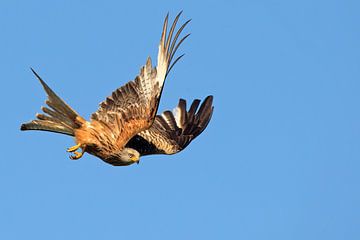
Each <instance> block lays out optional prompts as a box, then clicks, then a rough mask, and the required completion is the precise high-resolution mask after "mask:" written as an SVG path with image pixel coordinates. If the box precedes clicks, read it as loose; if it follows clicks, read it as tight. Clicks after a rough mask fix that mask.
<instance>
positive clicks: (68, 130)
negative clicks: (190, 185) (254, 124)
mask: <svg viewBox="0 0 360 240" xmlns="http://www.w3.org/2000/svg"><path fill="white" fill-rule="evenodd" d="M180 14H181V12H180V13H179V14H178V15H177V16H176V18H175V19H174V22H173V24H172V25H171V27H170V30H169V31H167V28H168V15H167V16H166V18H165V21H164V25H163V29H162V34H161V38H160V44H159V51H158V57H157V66H156V67H153V66H152V63H151V59H150V57H148V59H147V61H146V64H145V65H144V66H143V67H142V68H141V69H140V73H139V74H138V75H137V76H136V77H135V79H134V80H132V81H130V82H128V83H126V84H125V85H124V86H122V87H120V88H118V89H116V90H115V91H114V92H113V93H112V94H111V96H109V97H107V98H106V99H105V101H103V102H102V103H100V106H99V109H98V110H97V111H96V112H95V113H93V114H92V115H91V118H90V121H86V120H85V119H84V118H82V117H81V116H80V115H79V114H78V113H77V112H76V111H75V110H73V109H72V108H71V107H70V106H69V105H67V104H66V103H65V102H64V101H63V100H62V99H61V98H60V97H58V96H57V95H56V94H55V93H54V92H53V91H52V90H51V89H50V87H49V86H48V85H47V84H46V83H45V82H44V81H43V80H42V79H41V77H40V76H39V75H38V74H37V73H36V72H35V71H34V70H33V69H31V70H32V72H33V73H34V74H35V76H36V77H37V79H38V80H39V81H40V83H41V85H42V86H43V88H44V90H45V92H46V93H47V96H48V98H47V100H46V101H45V103H46V105H47V107H42V111H43V113H42V114H36V117H37V119H36V120H33V121H31V122H28V123H24V124H22V125H21V130H42V131H50V132H56V133H62V134H67V135H70V136H73V137H74V138H75V142H76V145H75V146H73V147H70V148H68V149H67V151H68V152H71V153H72V155H70V158H71V159H74V160H75V159H79V158H81V157H82V156H83V154H84V153H85V152H87V153H89V154H92V155H94V156H96V157H99V158H100V159H102V160H103V161H105V162H106V163H109V164H112V165H114V166H127V165H130V164H133V163H139V159H140V156H144V155H150V154H174V153H177V152H179V151H181V150H183V149H184V148H185V147H186V146H187V145H188V144H189V143H190V142H191V141H192V140H193V139H194V138H196V137H197V136H198V135H199V134H200V133H201V132H202V131H203V130H204V129H205V128H206V126H207V124H208V123H209V121H210V119H211V116H212V112H213V106H212V101H213V97H212V96H208V97H206V99H205V100H204V101H203V103H202V104H201V106H200V108H199V105H200V100H198V99H196V100H194V101H193V102H192V104H191V106H190V108H189V110H187V107H186V101H185V100H183V99H180V100H179V104H178V105H177V107H176V108H175V109H174V111H173V112H171V111H165V112H163V113H162V114H161V115H156V113H157V110H158V106H159V101H160V96H161V93H162V90H163V86H164V81H165V79H166V77H167V75H168V73H169V71H170V70H171V68H172V67H173V66H174V64H175V63H176V62H177V61H178V60H179V59H180V58H181V57H182V56H183V55H181V56H179V57H177V58H176V59H175V60H174V61H173V58H174V55H175V53H176V51H177V49H178V47H179V46H180V44H181V43H182V42H183V41H184V40H185V39H186V38H187V37H188V36H189V34H187V35H185V36H184V37H182V38H181V39H180V40H179V41H178V38H179V36H180V34H181V32H182V30H183V29H184V28H185V26H186V25H187V24H188V23H189V22H190V20H188V21H186V22H185V23H184V24H183V25H182V26H181V27H180V28H179V29H178V30H177V32H176V33H175V35H174V31H175V28H176V24H177V22H178V19H179V17H180ZM173 35H174V36H173Z"/></svg>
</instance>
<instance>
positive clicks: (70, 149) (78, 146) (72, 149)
mask: <svg viewBox="0 0 360 240" xmlns="http://www.w3.org/2000/svg"><path fill="white" fill-rule="evenodd" d="M80 147H81V144H80V143H79V144H76V145H75V146H72V147H69V148H68V149H67V150H66V151H68V152H75V151H76V150H78V149H79V148H80Z"/></svg>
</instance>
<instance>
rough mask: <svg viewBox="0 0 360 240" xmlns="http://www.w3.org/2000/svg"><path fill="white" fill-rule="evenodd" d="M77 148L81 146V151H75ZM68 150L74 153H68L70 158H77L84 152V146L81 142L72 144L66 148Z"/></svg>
mask: <svg viewBox="0 0 360 240" xmlns="http://www.w3.org/2000/svg"><path fill="white" fill-rule="evenodd" d="M79 148H81V152H76V150H78V149H79ZM67 151H68V152H72V153H73V154H74V155H70V159H71V160H78V159H80V158H81V157H82V155H83V154H84V152H85V146H83V145H82V144H80V143H79V144H77V145H75V146H72V147H70V148H68V149H67Z"/></svg>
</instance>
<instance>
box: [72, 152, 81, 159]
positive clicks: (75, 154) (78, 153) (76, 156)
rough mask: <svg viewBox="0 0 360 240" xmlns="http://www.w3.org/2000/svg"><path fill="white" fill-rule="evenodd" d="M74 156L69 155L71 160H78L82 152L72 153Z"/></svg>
mask: <svg viewBox="0 0 360 240" xmlns="http://www.w3.org/2000/svg"><path fill="white" fill-rule="evenodd" d="M73 154H74V155H70V159H71V160H78V159H80V158H81V157H82V155H83V154H84V152H73Z"/></svg>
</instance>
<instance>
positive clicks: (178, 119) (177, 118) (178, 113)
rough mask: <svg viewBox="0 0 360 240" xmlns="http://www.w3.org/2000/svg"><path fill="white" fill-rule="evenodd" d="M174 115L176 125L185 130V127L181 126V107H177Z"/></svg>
mask: <svg viewBox="0 0 360 240" xmlns="http://www.w3.org/2000/svg"><path fill="white" fill-rule="evenodd" d="M173 114H174V117H175V121H176V125H177V126H178V127H179V128H183V126H182V125H181V110H180V108H179V106H177V107H176V108H174V109H173Z"/></svg>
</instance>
